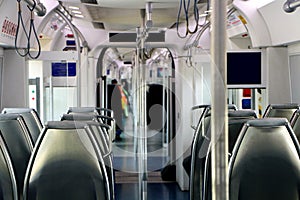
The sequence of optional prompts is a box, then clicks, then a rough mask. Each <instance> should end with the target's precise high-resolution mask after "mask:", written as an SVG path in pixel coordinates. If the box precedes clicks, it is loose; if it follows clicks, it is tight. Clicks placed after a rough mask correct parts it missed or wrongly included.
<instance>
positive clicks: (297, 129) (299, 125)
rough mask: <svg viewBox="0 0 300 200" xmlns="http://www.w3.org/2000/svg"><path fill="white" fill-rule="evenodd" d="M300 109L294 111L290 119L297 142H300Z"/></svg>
mask: <svg viewBox="0 0 300 200" xmlns="http://www.w3.org/2000/svg"><path fill="white" fill-rule="evenodd" d="M299 116H300V110H297V111H296V112H294V114H293V116H292V119H291V126H292V128H293V131H294V133H295V135H296V137H297V140H298V142H300V119H299Z"/></svg>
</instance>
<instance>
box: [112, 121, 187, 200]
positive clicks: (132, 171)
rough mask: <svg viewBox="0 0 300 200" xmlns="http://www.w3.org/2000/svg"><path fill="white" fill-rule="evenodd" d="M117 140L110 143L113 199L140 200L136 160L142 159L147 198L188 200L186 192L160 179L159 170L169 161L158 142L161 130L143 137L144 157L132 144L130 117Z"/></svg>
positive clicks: (150, 199) (137, 161)
mask: <svg viewBox="0 0 300 200" xmlns="http://www.w3.org/2000/svg"><path fill="white" fill-rule="evenodd" d="M125 127H126V128H125V131H124V132H123V133H122V135H121V138H122V140H121V141H116V142H114V143H113V156H114V159H113V166H114V169H115V198H116V200H127V199H130V200H140V199H141V198H139V191H140V190H139V185H140V184H139V161H140V160H141V158H143V159H144V160H145V159H146V161H147V162H146V164H147V171H148V174H147V184H146V185H147V186H146V187H145V188H146V193H145V194H147V195H146V196H147V200H152V199H153V200H157V199H164V200H169V199H170V200H171V199H172V200H189V192H188V191H181V190H180V188H179V186H178V185H177V183H176V182H174V181H164V180H162V178H161V170H162V169H163V168H164V167H165V166H166V165H167V164H168V163H169V157H168V148H167V147H165V146H164V145H163V144H162V133H161V132H158V131H155V130H149V131H148V137H147V157H146V158H145V157H143V156H142V155H140V154H138V153H137V152H136V150H137V149H136V146H135V145H136V143H135V141H134V137H133V134H132V128H131V126H130V119H129V123H127V126H125Z"/></svg>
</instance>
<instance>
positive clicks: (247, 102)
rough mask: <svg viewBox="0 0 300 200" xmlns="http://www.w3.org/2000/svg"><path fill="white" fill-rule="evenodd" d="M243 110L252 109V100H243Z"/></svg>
mask: <svg viewBox="0 0 300 200" xmlns="http://www.w3.org/2000/svg"><path fill="white" fill-rule="evenodd" d="M242 109H251V99H242Z"/></svg>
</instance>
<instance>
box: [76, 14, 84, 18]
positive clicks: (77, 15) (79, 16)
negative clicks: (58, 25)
mask: <svg viewBox="0 0 300 200" xmlns="http://www.w3.org/2000/svg"><path fill="white" fill-rule="evenodd" d="M74 16H75V17H78V18H84V16H83V15H80V14H75V15H74Z"/></svg>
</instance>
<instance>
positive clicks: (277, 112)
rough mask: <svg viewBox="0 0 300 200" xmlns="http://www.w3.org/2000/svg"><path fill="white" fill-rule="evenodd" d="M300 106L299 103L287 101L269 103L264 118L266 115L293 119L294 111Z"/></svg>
mask: <svg viewBox="0 0 300 200" xmlns="http://www.w3.org/2000/svg"><path fill="white" fill-rule="evenodd" d="M299 108H300V105H299V104H298V103H285V104H269V105H268V107H267V109H266V111H265V112H264V115H263V118H266V117H279V118H287V120H288V121H290V120H291V118H292V116H293V114H294V112H295V111H296V110H298V109H299Z"/></svg>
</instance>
